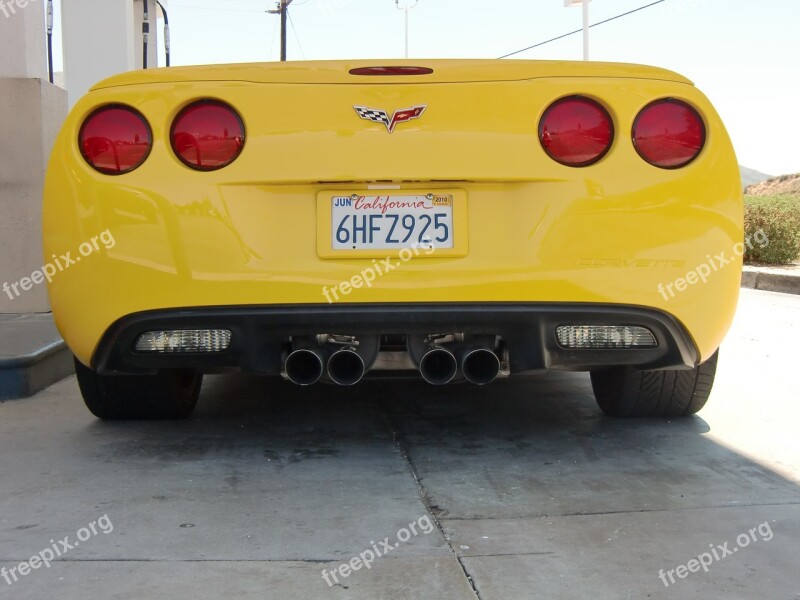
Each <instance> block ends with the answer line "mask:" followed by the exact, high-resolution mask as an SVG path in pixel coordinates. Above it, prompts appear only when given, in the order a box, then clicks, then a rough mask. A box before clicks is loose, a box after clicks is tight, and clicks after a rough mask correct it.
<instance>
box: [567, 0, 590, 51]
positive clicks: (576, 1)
mask: <svg viewBox="0 0 800 600" xmlns="http://www.w3.org/2000/svg"><path fill="white" fill-rule="evenodd" d="M591 1H592V0H564V6H567V7H569V6H581V7H582V8H583V60H589V2H591Z"/></svg>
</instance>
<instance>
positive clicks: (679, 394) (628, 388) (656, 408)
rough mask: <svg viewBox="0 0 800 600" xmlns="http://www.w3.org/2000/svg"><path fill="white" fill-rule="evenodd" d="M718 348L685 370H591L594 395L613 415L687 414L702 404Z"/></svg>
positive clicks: (674, 415)
mask: <svg viewBox="0 0 800 600" xmlns="http://www.w3.org/2000/svg"><path fill="white" fill-rule="evenodd" d="M718 356H719V350H717V351H716V352H714V354H713V355H712V356H711V358H709V359H708V360H707V361H706V362H704V363H702V364H700V365H698V366H697V367H695V368H694V369H691V370H687V371H648V370H644V371H642V370H636V369H633V368H631V367H613V368H611V369H603V370H600V371H592V374H591V375H592V388H593V389H594V397H595V399H596V400H597V404H598V406H600V408H601V410H602V411H603V412H604V413H606V414H607V415H610V416H612V417H686V416H689V415H693V414H695V413H696V412H697V411H699V410H700V409H701V408H703V406H705V403H706V401H707V400H708V396H709V394H710V393H711V387H712V386H713V385H714V374H715V373H716V371H717V358H718Z"/></svg>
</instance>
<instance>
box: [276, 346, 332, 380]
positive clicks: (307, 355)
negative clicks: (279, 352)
mask: <svg viewBox="0 0 800 600" xmlns="http://www.w3.org/2000/svg"><path fill="white" fill-rule="evenodd" d="M322 369H323V365H322V357H321V356H320V355H319V354H318V353H316V352H314V351H313V350H307V349H305V348H300V349H299V350H294V351H293V352H292V353H290V354H289V356H287V357H286V361H285V362H284V365H283V371H284V373H286V377H288V378H289V381H291V382H292V383H295V384H297V385H303V386H305V385H313V384H315V383H317V381H319V380H320V378H321V377H322Z"/></svg>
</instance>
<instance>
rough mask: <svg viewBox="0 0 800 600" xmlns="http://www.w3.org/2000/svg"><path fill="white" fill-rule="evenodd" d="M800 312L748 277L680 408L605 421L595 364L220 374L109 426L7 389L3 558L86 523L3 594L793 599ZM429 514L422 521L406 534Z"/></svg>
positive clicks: (0, 484)
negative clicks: (703, 391) (444, 383)
mask: <svg viewBox="0 0 800 600" xmlns="http://www.w3.org/2000/svg"><path fill="white" fill-rule="evenodd" d="M798 328H800V297H797V296H788V295H782V294H773V293H769V292H760V291H752V290H743V292H742V302H741V306H740V310H739V314H738V316H737V321H736V323H735V325H734V329H733V331H732V332H731V334H730V336H729V338H728V339H727V341H726V343H725V345H724V346H723V349H722V352H721V357H720V369H719V372H718V379H717V384H716V386H715V389H714V392H713V394H712V397H711V400H710V402H709V405H708V407H707V408H706V409H705V410H703V411H702V412H701V413H700V415H699V416H698V417H696V418H692V419H687V420H672V421H667V420H655V421H639V420H627V421H625V420H623V421H618V420H611V419H608V418H605V417H603V416H602V415H601V413H600V412H599V410H598V409H597V408H596V406H595V404H594V401H593V399H592V395H591V389H590V385H589V380H588V376H587V375H585V374H569V373H551V374H549V375H547V376H545V377H539V378H530V379H525V380H517V381H509V382H498V383H496V384H493V385H492V386H489V387H486V388H476V387H467V386H451V387H447V388H443V389H438V388H432V387H430V386H428V385H426V384H422V383H366V384H363V385H360V386H358V387H356V388H353V389H345V388H332V387H323V386H316V387H313V388H310V389H300V388H296V387H293V386H290V385H288V384H284V383H283V382H274V381H264V380H260V379H258V378H253V377H241V376H217V377H209V378H208V379H207V384H206V385H205V387H204V390H203V394H202V397H201V404H200V406H199V407H198V411H197V413H196V415H195V416H194V417H193V418H192V419H191V420H189V421H186V422H181V423H156V424H153V423H102V422H100V421H97V420H95V419H93V417H92V416H91V415H90V414H89V413H88V411H86V410H85V409H84V407H83V406H82V402H81V401H80V399H79V395H78V391H77V386H76V384H75V380H74V377H73V378H69V379H66V380H64V381H62V382H60V383H58V384H56V385H55V386H52V387H50V388H48V389H47V390H45V391H43V392H41V393H39V394H38V395H37V396H35V397H34V398H32V399H31V400H28V401H25V402H5V403H2V404H0V567H5V568H6V569H9V568H11V567H17V568H18V567H19V563H20V562H21V561H27V560H29V559H30V557H31V556H32V555H34V554H37V553H39V552H40V551H42V550H44V549H45V548H48V547H50V546H51V542H50V540H54V543H56V545H57V547H60V546H58V542H59V540H62V539H63V538H64V537H65V536H67V537H68V539H67V541H68V542H70V543H71V542H75V541H78V536H79V534H84V535H83V537H85V538H86V539H85V541H81V542H80V545H79V546H77V547H74V548H72V549H70V550H69V551H68V552H67V553H66V554H64V556H63V557H62V558H61V559H58V560H56V561H54V562H53V563H52V566H51V567H50V568H45V567H44V566H40V567H39V568H38V569H36V570H32V571H31V572H30V573H29V574H27V575H24V576H21V577H19V580H18V581H16V582H12V585H8V584H7V583H6V582H5V581H4V580H3V579H2V578H0V597H2V598H35V599H40V598H45V597H50V596H51V595H52V596H58V597H61V598H66V599H78V598H81V599H83V598H96V597H97V598H99V597H102V598H131V597H136V598H141V599H149V598H161V597H168V598H175V599H184V598H186V599H189V598H192V599H198V598H200V599H202V598H214V599H217V598H219V597H221V596H223V595H225V596H231V597H239V598H276V599H278V598H280V599H282V600H283V599H295V598H296V599H301V600H305V599H311V598H315V599H316V598H322V599H325V598H331V599H335V598H348V599H360V598H364V599H367V598H369V599H374V598H386V599H392V600H394V599H406V598H407V599H418V598H420V599H427V598H431V599H434V598H436V599H440V598H444V599H451V598H452V599H462V598H463V599H470V598H472V599H474V598H476V597H479V598H480V599H481V600H511V599H513V600H516V599H528V598H531V599H534V598H548V599H551V598H582V597H587V596H589V595H591V596H595V597H602V598H680V599H682V598H690V597H704V598H745V599H746V598H754V599H756V598H757V599H758V600H763V599H767V598H781V599H789V598H800V574H798V571H797V568H796V562H797V555H798V551H800V488H799V487H798V485H800V435H798V433H797V431H798V423H800V419H799V418H798V417H800V408H798V402H797V399H798V397H799V396H800V393H799V392H798V390H799V389H800V372H798V369H797V351H796V343H795V342H794V340H796V339H798V335H799V334H800V331H798ZM103 515H107V516H108V521H109V522H110V523H112V524H113V530H112V531H110V532H109V533H104V532H103V531H102V530H101V529H99V525H100V524H102V521H99V520H100V519H101V518H102V517H103ZM420 519H425V520H427V519H430V521H428V522H429V523H431V524H433V525H434V528H433V530H432V531H431V532H430V533H425V532H424V531H420V530H418V531H417V532H416V535H411V534H408V536H407V537H408V539H407V541H400V540H399V539H398V536H399V535H400V534H399V533H398V532H400V531H401V530H406V531H408V526H409V524H410V523H412V522H421V521H420ZM92 522H95V523H97V525H96V526H95V529H96V530H97V532H96V534H91V532H90V531H89V525H90V524H91V523H92ZM765 524H766V525H765ZM759 526H761V527H762V529H761V530H758V529H757V528H758V527H759ZM82 528H86V529H83V531H82ZM767 529H768V530H769V532H771V533H772V536H771V537H770V536H766V535H761V532H765V533H766V531H767ZM750 531H753V532H754V533H753V534H752V535H751V534H750V533H749V532H750ZM86 533H88V534H90V535H85V534H86ZM743 534H744V535H746V536H749V537H748V538H747V540H745V541H747V544H746V545H739V544H737V538H739V539H740V541H741V540H742V539H743V538H740V536H741V535H743ZM401 537H406V536H405V535H402V536H401ZM767 537H769V539H766V538H767ZM387 538H388V539H387ZM384 540H386V541H387V542H388V543H389V545H390V546H391V547H392V550H391V552H389V553H388V555H387V556H385V557H381V558H377V559H376V560H374V562H373V563H372V564H371V565H370V568H369V569H366V568H360V570H357V571H355V572H352V573H350V574H349V575H348V576H347V577H344V576H341V575H340V576H339V583H338V584H336V585H334V586H332V587H329V586H328V585H327V584H326V582H325V580H324V579H323V577H322V574H321V570H322V569H326V570H327V571H328V572H330V571H331V570H334V569H337V568H339V566H340V565H341V564H343V563H345V562H349V561H350V560H351V559H352V557H354V556H358V555H359V554H360V553H363V552H365V551H366V550H368V549H371V548H377V547H380V546H381V541H384ZM394 544H397V547H394ZM717 546H724V547H725V548H727V549H729V552H730V553H729V554H727V555H725V556H721V557H720V559H719V560H714V561H713V563H712V564H710V565H709V566H708V571H707V572H705V571H704V570H700V571H699V572H698V573H688V570H687V571H686V573H685V575H686V576H685V578H679V577H678V574H679V573H683V571H678V570H677V568H678V567H679V566H680V565H687V564H689V561H691V560H692V559H696V558H697V557H698V556H699V555H701V554H703V553H705V552H709V551H711V550H713V549H715V548H716V547H717ZM734 547H736V552H735V553H734V552H733V548H734ZM722 553H723V552H722V550H719V551H718V554H722ZM661 570H663V571H664V572H665V576H666V573H667V572H668V571H670V570H673V579H674V580H675V583H671V582H669V579H667V582H668V584H669V585H668V586H665V584H664V583H663V581H662V579H661V578H660V577H659V572H660V571H661ZM340 573H341V572H340Z"/></svg>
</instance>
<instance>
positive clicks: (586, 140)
mask: <svg viewBox="0 0 800 600" xmlns="http://www.w3.org/2000/svg"><path fill="white" fill-rule="evenodd" d="M539 140H540V141H541V142H542V148H544V151H545V152H547V154H548V155H549V156H550V158H552V159H553V160H555V161H556V162H559V163H561V164H562V165H567V166H569V167H587V166H589V165H593V164H594V163H596V162H597V161H599V160H600V159H601V158H603V157H604V156H605V155H606V153H607V152H608V151H609V149H610V148H611V144H612V142H613V141H614V123H613V122H612V121H611V115H609V114H608V111H607V110H606V109H605V108H603V106H602V105H600V104H599V103H598V102H595V101H594V100H591V99H589V98H584V97H583V96H569V97H567V98H562V99H561V100H557V101H556V102H554V103H553V104H551V105H550V107H549V108H548V109H547V110H546V111H545V112H544V115H542V119H541V121H539Z"/></svg>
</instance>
